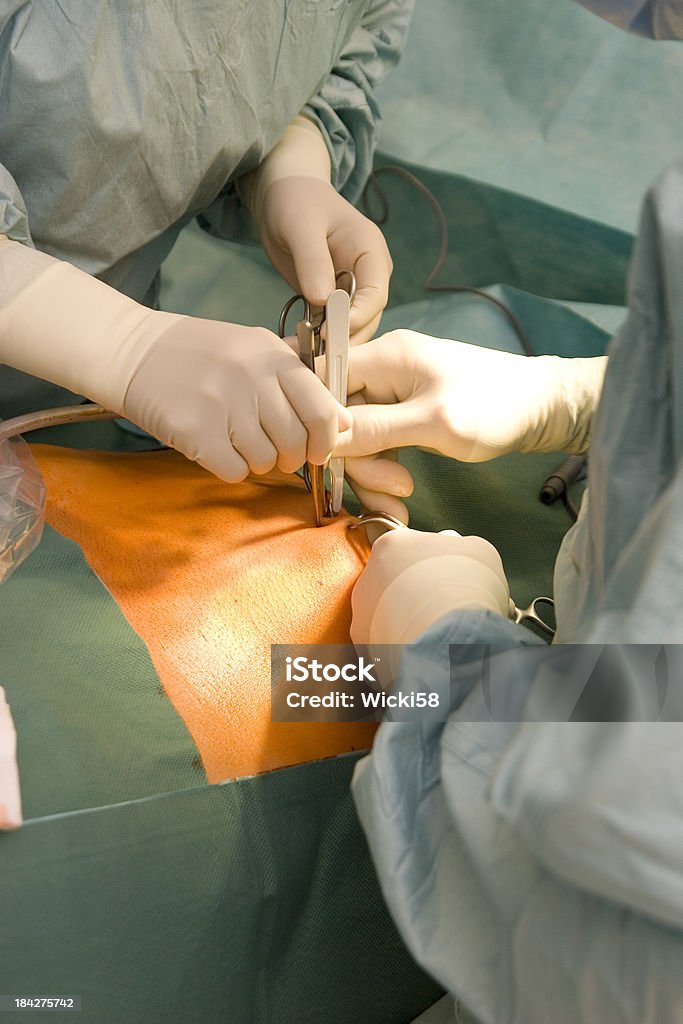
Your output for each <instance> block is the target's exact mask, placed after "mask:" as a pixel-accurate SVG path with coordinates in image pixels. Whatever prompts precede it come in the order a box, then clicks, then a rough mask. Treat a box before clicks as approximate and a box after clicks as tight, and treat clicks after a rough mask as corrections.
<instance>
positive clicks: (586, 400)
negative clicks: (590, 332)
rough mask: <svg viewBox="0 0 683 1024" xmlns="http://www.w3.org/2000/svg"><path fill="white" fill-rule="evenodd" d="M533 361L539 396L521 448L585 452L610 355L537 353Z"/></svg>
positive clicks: (577, 453) (522, 449)
mask: <svg viewBox="0 0 683 1024" xmlns="http://www.w3.org/2000/svg"><path fill="white" fill-rule="evenodd" d="M532 365H533V370H535V371H536V373H537V375H538V376H537V379H536V383H535V387H536V394H537V396H538V400H537V402H536V403H535V405H536V410H535V413H534V417H533V421H532V423H530V425H529V429H528V430H527V434H526V438H525V440H524V442H523V443H522V445H521V446H520V451H523V452H567V454H569V455H583V454H584V453H585V452H586V451H588V448H589V446H590V436H591V428H592V425H593V417H594V415H595V410H596V408H597V405H598V402H599V400H600V394H601V392H602V385H603V380H604V377H605V369H606V367H607V357H606V356H594V357H591V358H586V359H568V358H564V357H561V356H536V357H535V358H534V359H533V363H532ZM531 372H533V371H531Z"/></svg>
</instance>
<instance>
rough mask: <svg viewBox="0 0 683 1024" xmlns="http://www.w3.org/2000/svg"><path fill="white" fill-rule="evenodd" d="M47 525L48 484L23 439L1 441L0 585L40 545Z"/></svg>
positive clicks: (15, 438) (13, 438)
mask: <svg viewBox="0 0 683 1024" xmlns="http://www.w3.org/2000/svg"><path fill="white" fill-rule="evenodd" d="M44 523H45V484H44V483H43V478H42V477H41V475H40V472H39V471H38V466H37V465H36V462H35V460H34V458H33V456H32V455H31V452H30V449H29V447H28V445H27V444H26V442H25V441H23V440H22V439H21V438H20V437H12V438H9V439H7V438H5V439H2V440H0V583H4V581H5V580H6V579H7V578H8V577H9V576H10V575H11V574H12V573H13V572H14V570H15V569H16V568H17V566H18V565H20V564H21V563H22V562H23V561H24V559H25V558H27V557H28V555H30V554H31V552H32V551H33V550H34V549H35V548H36V547H37V546H38V543H39V541H40V538H41V536H42V534H43V525H44Z"/></svg>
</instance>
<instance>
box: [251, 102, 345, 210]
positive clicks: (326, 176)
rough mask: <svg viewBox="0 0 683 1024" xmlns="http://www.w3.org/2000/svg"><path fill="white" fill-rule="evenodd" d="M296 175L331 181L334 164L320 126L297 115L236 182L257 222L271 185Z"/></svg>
mask: <svg viewBox="0 0 683 1024" xmlns="http://www.w3.org/2000/svg"><path fill="white" fill-rule="evenodd" d="M294 176H300V177H307V178H319V179H320V180H322V181H328V182H329V181H331V176H332V163H331V160H330V154H329V151H328V149H327V145H326V143H325V140H324V139H323V137H322V135H321V134H320V130H319V129H318V126H317V125H316V124H315V123H314V122H313V121H310V120H309V119H308V118H307V117H304V116H303V115H302V114H298V115H297V116H296V117H295V118H294V120H293V121H292V122H291V123H290V124H289V125H288V126H287V128H285V131H284V132H283V134H282V135H281V137H280V139H279V140H278V142H277V143H276V144H275V146H274V147H273V149H272V150H271V151H270V153H269V154H268V156H267V157H265V159H264V160H263V162H262V163H260V164H259V166H258V167H256V168H255V169H254V170H253V171H250V172H249V173H248V174H245V175H243V177H241V178H240V179H239V181H238V182H237V189H238V192H239V194H240V198H241V199H242V201H243V202H244V203H245V204H246V205H247V207H248V208H249V211H250V213H251V215H252V217H253V218H254V220H255V221H256V223H257V224H258V223H259V221H260V219H261V210H262V208H263V199H264V197H265V194H266V192H267V191H268V188H269V187H270V186H271V185H272V184H273V182H274V181H279V179H280V178H289V177H294Z"/></svg>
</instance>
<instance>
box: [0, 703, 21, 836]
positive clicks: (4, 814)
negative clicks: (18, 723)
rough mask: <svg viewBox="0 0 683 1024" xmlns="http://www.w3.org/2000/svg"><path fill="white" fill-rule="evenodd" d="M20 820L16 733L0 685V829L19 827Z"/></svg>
mask: <svg viewBox="0 0 683 1024" xmlns="http://www.w3.org/2000/svg"><path fill="white" fill-rule="evenodd" d="M21 822H22V817H21V791H20V789H19V769H18V767H17V734H16V732H15V730H14V721H13V720H12V714H11V712H10V709H9V705H8V704H7V700H6V699H5V691H4V690H3V688H2V686H0V829H10V828H19V826H20V825H21Z"/></svg>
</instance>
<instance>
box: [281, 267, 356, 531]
mask: <svg viewBox="0 0 683 1024" xmlns="http://www.w3.org/2000/svg"><path fill="white" fill-rule="evenodd" d="M345 277H346V278H348V279H349V287H348V289H341V288H339V289H335V291H333V292H332V294H331V295H330V296H329V298H328V300H327V303H326V305H325V306H323V307H322V309H319V310H316V311H315V312H314V311H313V307H312V306H311V304H310V302H309V301H308V300H307V299H306V298H305V297H304V296H303V295H292V296H291V298H289V299H288V300H287V302H286V303H285V304H284V306H283V307H282V311H281V312H280V318H279V321H278V333H279V335H280V337H281V338H284V337H285V335H286V332H287V317H288V316H289V313H290V311H291V309H292V307H293V306H294V305H295V304H296V303H297V302H302V303H303V307H304V308H303V319H301V320H297V322H296V328H295V331H296V338H297V342H298V346H299V358H300V359H301V361H302V362H303V364H304V366H306V367H308V369H309V370H311V372H312V373H315V360H316V359H317V357H318V356H321V355H326V356H327V359H326V374H325V384H326V386H327V388H328V389H329V390H330V391H331V392H332V394H333V395H334V397H335V398H336V400H337V401H338V402H339V403H340V404H341V405H346V386H347V376H348V357H349V308H350V306H351V303H352V302H353V300H354V298H355V295H356V278H355V275H354V274H353V272H352V271H350V270H340V271H339V272H338V273H337V274H336V275H335V280H336V281H340V280H341V279H342V278H345ZM325 326H326V334H327V337H325V334H324V333H323V327H325ZM328 469H329V471H330V481H331V486H330V488H328V487H327V484H326V479H325V474H326V471H327V470H328ZM304 481H305V483H306V486H307V487H308V489H309V491H310V492H311V495H312V497H313V511H314V514H315V522H316V526H324V525H326V523H327V522H329V521H330V520H331V519H333V518H334V516H336V515H337V514H338V512H339V510H340V509H341V503H342V492H343V487H344V460H343V459H331V460H328V462H326V463H325V464H324V465H322V466H315V465H313V463H311V462H307V463H306V465H305V466H304Z"/></svg>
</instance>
